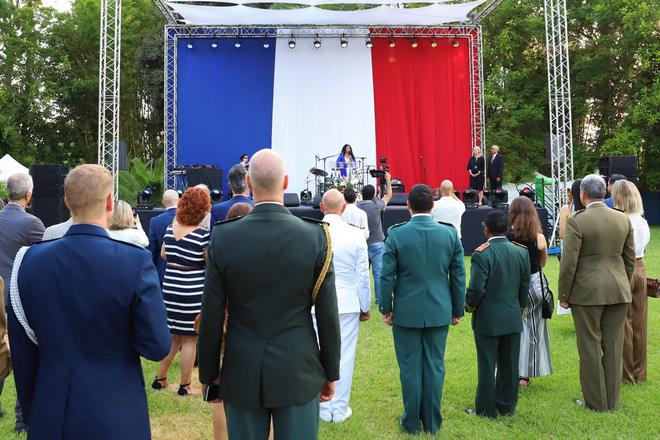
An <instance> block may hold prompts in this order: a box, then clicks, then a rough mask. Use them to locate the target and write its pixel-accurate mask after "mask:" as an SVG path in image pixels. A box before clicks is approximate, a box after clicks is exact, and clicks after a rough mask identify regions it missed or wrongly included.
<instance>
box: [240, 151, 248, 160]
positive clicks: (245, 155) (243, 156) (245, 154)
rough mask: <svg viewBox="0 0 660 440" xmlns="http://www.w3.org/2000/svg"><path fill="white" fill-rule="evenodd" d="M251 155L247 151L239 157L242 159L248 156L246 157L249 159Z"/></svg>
mask: <svg viewBox="0 0 660 440" xmlns="http://www.w3.org/2000/svg"><path fill="white" fill-rule="evenodd" d="M249 157H250V156H248V155H247V153H243V154H241V157H240V158H239V160H241V161H242V160H243V158H246V159H247V158H249Z"/></svg>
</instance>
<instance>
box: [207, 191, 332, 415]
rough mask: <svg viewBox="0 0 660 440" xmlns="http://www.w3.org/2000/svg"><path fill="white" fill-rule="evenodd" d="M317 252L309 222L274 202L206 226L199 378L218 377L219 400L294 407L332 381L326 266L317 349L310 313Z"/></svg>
mask: <svg viewBox="0 0 660 440" xmlns="http://www.w3.org/2000/svg"><path fill="white" fill-rule="evenodd" d="M325 249H326V238H325V234H324V232H323V228H322V227H321V224H320V223H319V222H318V221H313V222H312V221H304V220H301V219H299V218H297V217H295V216H293V215H292V214H291V213H290V212H289V211H288V210H287V209H286V208H285V207H283V206H282V205H279V204H275V203H264V204H259V205H257V206H255V207H254V210H253V211H252V213H250V214H249V215H247V216H246V217H244V218H241V219H239V220H235V221H229V222H225V223H219V224H218V225H217V226H216V227H215V228H214V229H213V234H212V237H211V243H210V245H209V248H208V261H207V268H206V280H205V282H204V294H203V296H202V312H201V320H200V329H199V342H198V350H199V355H198V360H199V379H200V381H201V382H202V383H204V384H210V383H212V382H213V381H215V380H217V379H218V378H219V379H220V396H221V398H222V399H223V400H225V401H227V402H229V403H231V404H233V405H236V406H239V407H243V408H248V409H261V408H278V407H285V406H292V405H299V404H303V403H307V402H309V401H310V400H312V399H313V398H314V396H317V395H318V393H319V391H320V390H321V386H322V384H323V382H324V381H326V380H327V381H335V380H337V379H339V356H340V350H341V340H340V335H339V318H338V315H337V295H336V293H335V277H334V270H333V268H332V265H331V266H330V270H329V271H328V274H327V276H326V278H325V281H324V283H323V284H322V287H321V289H320V291H319V294H318V297H317V300H316V318H317V322H318V336H319V343H318V344H317V339H316V333H315V332H314V327H313V324H312V315H311V308H312V291H313V288H314V284H315V282H316V279H317V277H318V275H319V273H320V272H321V268H322V266H323V263H324V261H325V255H326V252H325ZM226 303H228V304H229V307H228V311H229V315H228V316H229V318H228V327H227V336H226V340H225V352H224V359H223V363H222V373H220V371H219V369H220V344H221V335H222V328H223V324H224V318H225V304H226ZM319 345H320V350H319Z"/></svg>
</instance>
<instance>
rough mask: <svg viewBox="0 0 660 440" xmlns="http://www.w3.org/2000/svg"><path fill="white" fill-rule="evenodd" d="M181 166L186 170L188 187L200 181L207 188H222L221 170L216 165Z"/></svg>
mask: <svg viewBox="0 0 660 440" xmlns="http://www.w3.org/2000/svg"><path fill="white" fill-rule="evenodd" d="M183 168H184V169H185V171H186V177H187V179H188V188H192V187H193V186H197V185H199V184H200V183H203V184H204V185H206V186H208V187H209V189H213V188H217V189H220V188H222V170H221V169H220V168H218V167H217V166H216V165H188V166H185V167H183Z"/></svg>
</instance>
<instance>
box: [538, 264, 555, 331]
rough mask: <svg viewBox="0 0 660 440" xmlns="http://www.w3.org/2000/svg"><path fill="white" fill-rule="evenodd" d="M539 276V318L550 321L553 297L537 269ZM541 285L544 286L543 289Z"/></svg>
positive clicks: (543, 277) (553, 304) (542, 275)
mask: <svg viewBox="0 0 660 440" xmlns="http://www.w3.org/2000/svg"><path fill="white" fill-rule="evenodd" d="M539 276H540V277H541V317H542V318H543V319H551V318H552V312H553V311H554V307H555V296H554V295H553V293H552V291H551V290H550V286H549V285H548V279H547V278H546V277H545V274H544V273H543V271H542V270H541V269H539ZM544 280H545V283H544ZM543 284H545V289H544V288H543Z"/></svg>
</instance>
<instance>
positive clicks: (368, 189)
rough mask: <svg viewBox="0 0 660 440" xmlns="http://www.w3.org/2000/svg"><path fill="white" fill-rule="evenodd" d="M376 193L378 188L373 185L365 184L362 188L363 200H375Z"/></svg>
mask: <svg viewBox="0 0 660 440" xmlns="http://www.w3.org/2000/svg"><path fill="white" fill-rule="evenodd" d="M375 195H376V188H375V187H374V186H373V185H365V187H364V188H362V200H373V199H374V196H375Z"/></svg>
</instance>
